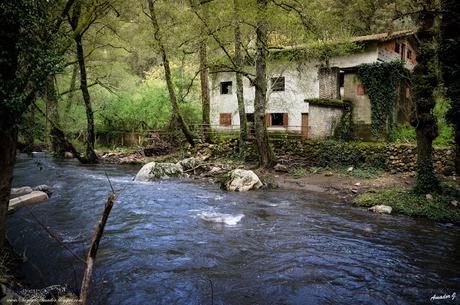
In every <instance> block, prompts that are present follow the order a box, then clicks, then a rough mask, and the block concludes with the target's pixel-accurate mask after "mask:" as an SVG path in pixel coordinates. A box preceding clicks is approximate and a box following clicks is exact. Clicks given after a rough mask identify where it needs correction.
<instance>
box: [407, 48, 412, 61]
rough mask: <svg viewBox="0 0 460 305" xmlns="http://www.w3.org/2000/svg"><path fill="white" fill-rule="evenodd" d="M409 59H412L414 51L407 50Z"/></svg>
mask: <svg viewBox="0 0 460 305" xmlns="http://www.w3.org/2000/svg"><path fill="white" fill-rule="evenodd" d="M407 59H412V51H411V50H407Z"/></svg>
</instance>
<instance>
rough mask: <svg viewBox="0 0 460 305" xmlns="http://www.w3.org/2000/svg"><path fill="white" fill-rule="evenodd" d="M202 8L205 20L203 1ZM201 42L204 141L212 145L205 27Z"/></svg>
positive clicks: (205, 12)
mask: <svg viewBox="0 0 460 305" xmlns="http://www.w3.org/2000/svg"><path fill="white" fill-rule="evenodd" d="M200 8H201V10H202V15H203V18H205V19H206V18H207V16H208V8H207V6H206V5H205V3H204V1H203V0H200ZM201 34H202V37H201V41H200V43H199V45H200V46H199V49H200V51H199V57H200V82H201V104H202V108H201V109H202V116H203V121H202V132H203V140H204V141H205V142H207V143H210V142H211V141H212V140H211V122H210V111H211V98H210V96H209V77H208V56H207V47H208V44H207V35H206V28H205V26H204V25H202V26H201Z"/></svg>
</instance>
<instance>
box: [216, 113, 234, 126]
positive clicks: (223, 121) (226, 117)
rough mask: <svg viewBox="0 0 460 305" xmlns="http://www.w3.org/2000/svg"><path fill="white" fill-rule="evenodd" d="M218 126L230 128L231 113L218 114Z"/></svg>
mask: <svg viewBox="0 0 460 305" xmlns="http://www.w3.org/2000/svg"><path fill="white" fill-rule="evenodd" d="M219 124H220V126H231V125H232V114H231V113H220V114H219Z"/></svg>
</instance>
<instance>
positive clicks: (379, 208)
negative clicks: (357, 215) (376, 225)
mask: <svg viewBox="0 0 460 305" xmlns="http://www.w3.org/2000/svg"><path fill="white" fill-rule="evenodd" d="M392 210H393V209H392V208H391V207H390V206H388V205H383V204H379V205H374V206H373V207H371V208H369V211H372V212H374V213H380V214H391V211H392Z"/></svg>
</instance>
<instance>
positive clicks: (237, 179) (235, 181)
mask: <svg viewBox="0 0 460 305" xmlns="http://www.w3.org/2000/svg"><path fill="white" fill-rule="evenodd" d="M223 186H224V188H225V189H226V190H227V191H234V192H246V191H249V190H252V189H258V188H260V187H262V182H261V181H260V179H259V177H258V176H257V175H256V174H255V173H254V172H253V171H251V170H244V169H235V170H232V171H230V172H229V173H228V174H227V179H226V181H225V182H224V183H223Z"/></svg>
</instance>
